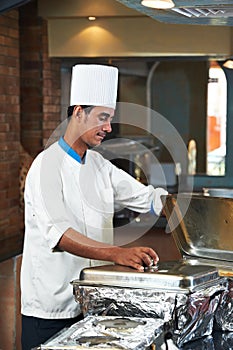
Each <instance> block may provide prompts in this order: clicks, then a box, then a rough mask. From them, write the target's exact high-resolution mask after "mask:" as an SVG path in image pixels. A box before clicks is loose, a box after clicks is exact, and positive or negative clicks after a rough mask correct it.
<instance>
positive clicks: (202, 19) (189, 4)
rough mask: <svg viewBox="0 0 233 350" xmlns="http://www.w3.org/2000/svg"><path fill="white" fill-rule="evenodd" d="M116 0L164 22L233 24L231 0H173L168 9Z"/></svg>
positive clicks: (135, 0)
mask: <svg viewBox="0 0 233 350" xmlns="http://www.w3.org/2000/svg"><path fill="white" fill-rule="evenodd" d="M117 1H118V2H120V3H122V4H124V5H125V6H127V7H129V8H132V9H134V10H137V11H139V12H141V13H143V14H145V15H147V16H149V17H152V18H153V19H156V20H158V21H160V22H164V23H174V24H194V25H195V24H198V25H220V26H233V0H222V1H216V0H201V1H200V0H173V2H174V4H175V7H174V8H173V9H169V10H155V9H151V8H149V7H145V6H142V5H141V0H117Z"/></svg>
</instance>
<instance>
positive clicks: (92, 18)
mask: <svg viewBox="0 0 233 350" xmlns="http://www.w3.org/2000/svg"><path fill="white" fill-rule="evenodd" d="M88 19H89V21H95V20H96V17H95V16H89V17H88Z"/></svg>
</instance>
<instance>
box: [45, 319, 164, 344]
mask: <svg viewBox="0 0 233 350" xmlns="http://www.w3.org/2000/svg"><path fill="white" fill-rule="evenodd" d="M117 318H119V317H111V316H107V317H104V316H100V317H98V316H97V317H94V316H87V317H86V318H85V319H84V320H82V321H79V322H77V323H75V324H73V325H72V326H71V327H69V328H68V329H67V330H65V331H63V332H62V333H60V334H59V335H58V336H57V337H55V338H53V339H52V340H50V341H48V342H47V343H46V344H42V345H41V347H40V348H41V350H50V349H57V350H58V349H86V348H91V349H98V348H101V349H103V348H106V349H114V350H115V349H123V350H145V349H147V348H149V346H150V345H151V344H152V343H153V342H154V340H155V339H156V337H157V336H158V335H159V333H161V331H162V326H163V323H164V322H163V321H162V320H159V319H153V318H145V319H144V318H143V319H142V318H140V319H139V318H135V317H132V318H129V317H128V318H127V319H126V322H127V321H130V320H132V321H133V322H134V321H136V322H138V323H139V324H138V325H137V326H136V327H134V328H130V327H129V328H124V327H122V328H120V327H119V328H115V327H114V325H113V327H112V328H111V327H106V326H105V325H103V324H102V323H101V322H102V321H103V320H108V321H109V320H112V321H113V324H114V320H116V319H117ZM121 319H122V318H121ZM98 321H101V322H99V323H98ZM83 337H85V339H90V338H91V339H96V340H98V339H100V338H99V337H104V338H105V339H110V340H109V341H107V342H103V343H99V344H98V345H94V344H92V343H90V342H88V341H87V342H86V343H85V342H84V343H83V342H82V344H81V345H79V340H81V339H84V338H83ZM92 337H94V338H92ZM112 338H115V339H116V340H111V339H112ZM101 339H102V338H101Z"/></svg>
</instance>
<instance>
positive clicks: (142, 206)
mask: <svg viewBox="0 0 233 350" xmlns="http://www.w3.org/2000/svg"><path fill="white" fill-rule="evenodd" d="M111 168H112V169H111V180H112V184H113V188H114V197H115V201H116V202H117V203H118V204H120V205H121V207H127V208H128V209H130V210H133V211H136V212H140V213H147V212H149V211H150V210H151V209H153V211H154V212H155V214H156V215H160V213H161V211H162V209H163V204H162V201H161V196H162V195H167V194H168V192H167V190H166V189H164V188H161V187H158V188H154V187H153V186H151V185H148V186H145V185H143V184H142V183H141V182H139V181H137V180H136V179H135V178H134V177H132V176H131V175H129V174H128V173H126V172H125V171H123V170H121V169H119V168H117V167H116V166H114V165H112V166H111Z"/></svg>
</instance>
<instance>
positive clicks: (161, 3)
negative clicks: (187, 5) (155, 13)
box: [141, 0, 175, 9]
mask: <svg viewBox="0 0 233 350" xmlns="http://www.w3.org/2000/svg"><path fill="white" fill-rule="evenodd" d="M141 4H142V5H143V6H146V7H151V8H154V9H171V8H172V7H174V6H175V4H174V2H173V1H172V0H142V1H141Z"/></svg>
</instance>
